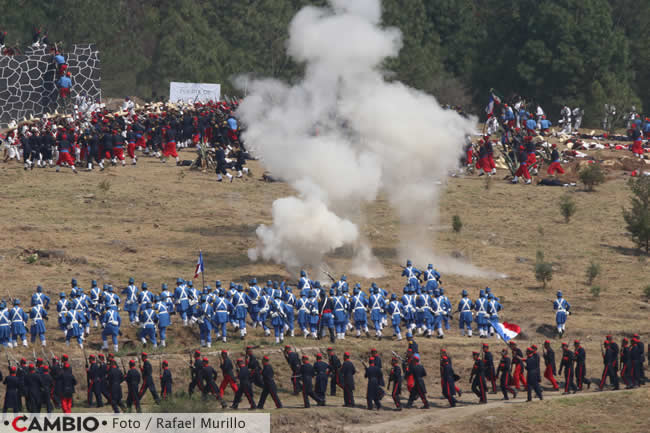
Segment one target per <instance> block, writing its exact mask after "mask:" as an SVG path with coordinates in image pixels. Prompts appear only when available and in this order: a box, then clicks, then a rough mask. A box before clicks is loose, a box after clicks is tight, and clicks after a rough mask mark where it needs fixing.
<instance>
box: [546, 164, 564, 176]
mask: <svg viewBox="0 0 650 433" xmlns="http://www.w3.org/2000/svg"><path fill="white" fill-rule="evenodd" d="M556 171H557V172H558V173H559V174H564V169H563V168H562V166H561V165H560V163H559V162H558V161H553V162H552V163H551V165H549V166H548V170H546V172H547V173H548V174H551V175H552V174H554V173H555V172H556Z"/></svg>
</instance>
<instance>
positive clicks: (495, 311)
mask: <svg viewBox="0 0 650 433" xmlns="http://www.w3.org/2000/svg"><path fill="white" fill-rule="evenodd" d="M502 308H503V307H502V306H501V304H499V300H498V299H497V298H496V297H495V296H494V295H493V294H492V293H490V294H489V295H488V305H487V313H488V315H489V316H490V323H492V321H493V320H497V321H498V320H499V311H501V309H502ZM492 335H494V328H493V327H492V325H490V336H492Z"/></svg>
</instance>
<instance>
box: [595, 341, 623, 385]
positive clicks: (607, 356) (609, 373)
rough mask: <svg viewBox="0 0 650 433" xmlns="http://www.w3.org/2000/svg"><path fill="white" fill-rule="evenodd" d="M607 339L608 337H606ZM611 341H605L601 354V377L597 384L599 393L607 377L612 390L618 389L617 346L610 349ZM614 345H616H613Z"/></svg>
mask: <svg viewBox="0 0 650 433" xmlns="http://www.w3.org/2000/svg"><path fill="white" fill-rule="evenodd" d="M608 337H610V336H609V335H608ZM612 343H613V341H609V340H605V343H604V346H605V353H603V375H602V378H601V379H600V383H599V384H598V389H599V390H600V391H602V390H603V388H604V387H605V382H607V378H608V377H609V382H610V383H611V384H612V385H613V386H614V389H615V390H616V389H619V386H618V345H616V348H614V347H612ZM614 344H616V343H614Z"/></svg>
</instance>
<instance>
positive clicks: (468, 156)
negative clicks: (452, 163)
mask: <svg viewBox="0 0 650 433" xmlns="http://www.w3.org/2000/svg"><path fill="white" fill-rule="evenodd" d="M473 157H474V151H473V150H472V149H470V150H468V151H467V153H466V154H465V158H466V159H467V162H466V163H467V165H472V158H473Z"/></svg>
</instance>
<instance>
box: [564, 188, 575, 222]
mask: <svg viewBox="0 0 650 433" xmlns="http://www.w3.org/2000/svg"><path fill="white" fill-rule="evenodd" d="M576 207H577V206H576V202H575V201H574V200H573V199H572V198H571V196H570V195H568V194H565V195H563V196H562V198H560V212H562V216H563V217H564V221H565V222H566V223H567V224H568V223H569V221H570V220H571V217H572V216H573V214H575V213H576Z"/></svg>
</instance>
